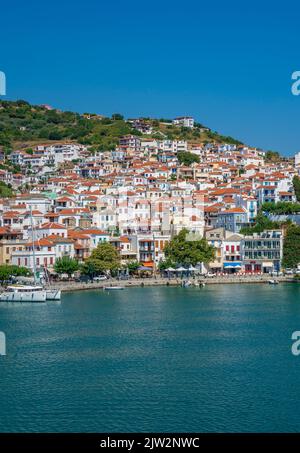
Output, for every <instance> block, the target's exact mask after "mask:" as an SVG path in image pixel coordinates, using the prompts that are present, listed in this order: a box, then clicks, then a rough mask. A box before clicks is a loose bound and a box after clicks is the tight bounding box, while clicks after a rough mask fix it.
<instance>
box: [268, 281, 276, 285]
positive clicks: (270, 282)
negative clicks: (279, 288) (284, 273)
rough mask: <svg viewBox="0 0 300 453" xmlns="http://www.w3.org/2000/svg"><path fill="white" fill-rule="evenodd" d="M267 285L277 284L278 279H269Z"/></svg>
mask: <svg viewBox="0 0 300 453" xmlns="http://www.w3.org/2000/svg"><path fill="white" fill-rule="evenodd" d="M268 283H269V285H278V281H277V280H269V282H268Z"/></svg>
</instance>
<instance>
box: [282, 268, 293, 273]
mask: <svg viewBox="0 0 300 453" xmlns="http://www.w3.org/2000/svg"><path fill="white" fill-rule="evenodd" d="M284 273H285V274H286V275H294V273H295V271H294V269H289V268H288V269H285V271H284Z"/></svg>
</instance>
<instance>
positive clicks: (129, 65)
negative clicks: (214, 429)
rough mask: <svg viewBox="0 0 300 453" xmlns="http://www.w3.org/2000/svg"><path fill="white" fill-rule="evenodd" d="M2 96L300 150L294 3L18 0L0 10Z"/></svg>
mask: <svg viewBox="0 0 300 453" xmlns="http://www.w3.org/2000/svg"><path fill="white" fill-rule="evenodd" d="M0 18H1V22H0V70H2V71H4V72H5V73H6V78H7V96H6V97H5V98H4V99H25V100H28V101H30V102H32V103H39V104H40V103H48V104H51V105H53V106H54V107H58V108H61V109H64V110H75V111H79V112H86V111H88V112H97V113H102V114H107V115H109V114H111V113H114V112H120V113H123V114H124V115H125V116H126V117H136V116H153V117H164V118H172V117H174V116H178V115H184V114H188V115H193V116H195V118H196V119H197V120H198V121H199V122H201V123H203V124H205V125H207V126H209V127H211V128H212V129H213V130H216V131H218V132H220V133H224V134H226V135H232V136H234V137H236V138H239V139H241V140H242V141H245V142H246V143H248V144H250V145H253V146H258V147H261V148H264V149H273V150H277V151H280V152H282V153H285V154H289V155H291V154H293V153H295V152H296V151H299V150H300V140H299V139H300V134H299V130H300V127H299V120H300V96H292V94H291V74H292V72H294V71H296V70H300V25H299V24H300V2H299V1H298V2H296V1H294V0H292V1H289V2H280V3H279V2H278V3H276V2H275V1H272V2H271V1H268V2H267V1H264V0H261V1H258V0H252V1H251V2H244V1H241V0H236V1H233V0H228V1H226V2H225V1H220V0H215V1H207V0H206V1H202V0H189V1H182V0H181V1H177V0H173V1H170V0H159V1H158V0H151V1H149V2H146V1H141V0H139V1H136V0H128V1H124V0H115V1H107V0H105V1H104V0H85V1H76V0H73V1H70V0H60V1H58V0H51V1H49V0H44V1H40V0H39V1H37V0H31V1H30V0H28V1H24V0H22V1H20V0H16V1H13V0H11V1H5V2H1V7H0Z"/></svg>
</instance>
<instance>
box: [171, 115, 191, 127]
mask: <svg viewBox="0 0 300 453" xmlns="http://www.w3.org/2000/svg"><path fill="white" fill-rule="evenodd" d="M173 124H175V125H176V126H183V127H190V128H193V127H194V124H195V120H194V118H193V117H192V116H178V117H177V118H175V119H174V120H173Z"/></svg>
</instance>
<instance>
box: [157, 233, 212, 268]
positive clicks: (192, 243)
mask: <svg viewBox="0 0 300 453" xmlns="http://www.w3.org/2000/svg"><path fill="white" fill-rule="evenodd" d="M188 234H189V231H188V230H187V229H183V230H181V231H180V233H179V234H177V236H175V237H174V238H173V239H172V240H171V241H170V242H169V243H168V244H167V245H166V247H165V249H164V252H165V256H166V258H167V259H169V260H171V261H172V262H174V263H176V264H181V265H183V266H188V265H191V264H192V265H193V266H195V265H196V264H198V263H209V262H211V261H213V260H214V257H215V249H214V247H213V246H211V245H209V244H208V242H207V241H206V239H204V238H202V239H197V237H194V236H191V237H190V238H188V237H187V235H188Z"/></svg>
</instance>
